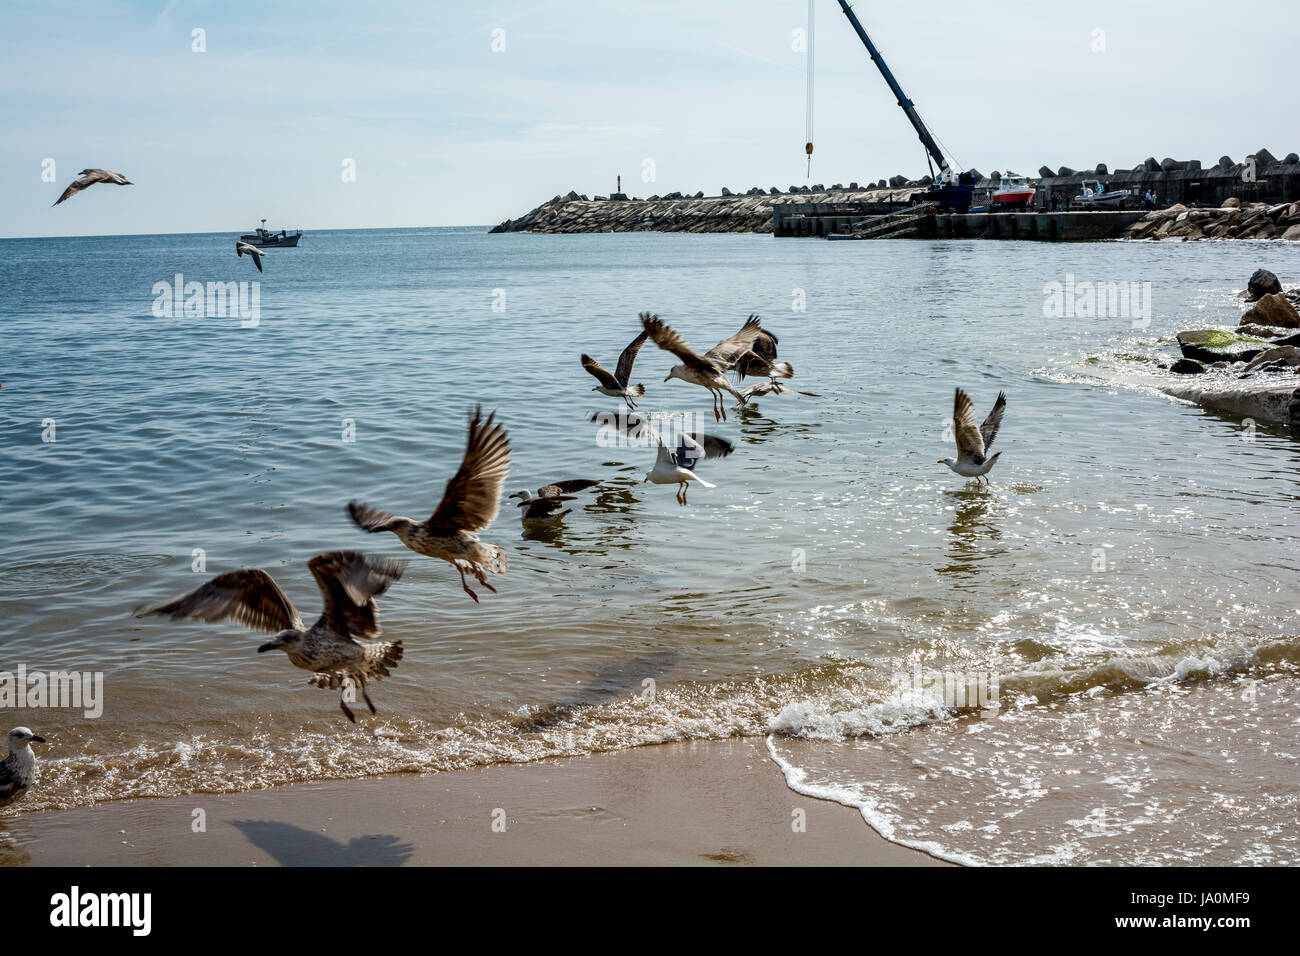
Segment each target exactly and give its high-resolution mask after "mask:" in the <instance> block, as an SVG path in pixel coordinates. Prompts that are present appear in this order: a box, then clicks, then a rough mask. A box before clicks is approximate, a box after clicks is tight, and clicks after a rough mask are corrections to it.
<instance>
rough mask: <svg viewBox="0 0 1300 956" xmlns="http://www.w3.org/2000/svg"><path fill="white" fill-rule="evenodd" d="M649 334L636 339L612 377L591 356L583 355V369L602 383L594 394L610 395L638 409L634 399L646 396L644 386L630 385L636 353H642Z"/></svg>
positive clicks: (620, 360)
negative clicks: (643, 344)
mask: <svg viewBox="0 0 1300 956" xmlns="http://www.w3.org/2000/svg"><path fill="white" fill-rule="evenodd" d="M647 334H648V333H646V332H642V333H641V334H640V335H638V336H637V337H636V338H634V339H633V340H632V341H631V343H629V344H628V347H627V348H625V349H624V350H623V353H622V354H621V355H619V357H618V368H617V369H615V371H614V374H613V375H610V374H609V372H607V371H605V369H604V368H602V367H601V364H600V363H599V362H597V361H596V360H595V359H594V358H592V357H591V356H590V355H587V354H586V353H585V352H584V353H583V355H582V367H583V368H585V369H586V370H587V371H588V372H590V373H591V374H592V376H593V377H595V379H596V381H598V382H600V384H599V385H597V386H596V387H595V388H593V389H592V391H593V392H600V393H601V394H602V395H610V396H612V397H614V398H621V399H623V401H625V402H626V403H627V407H628V408H636V402H635V401H634V399H638V398H640V397H641V396H642V395H644V394H645V386H644V385H629V384H628V382H630V381H631V380H632V363H633V362H635V361H636V353H637V352H639V351H641V345H642V343H644V342H645V340H646V336H647Z"/></svg>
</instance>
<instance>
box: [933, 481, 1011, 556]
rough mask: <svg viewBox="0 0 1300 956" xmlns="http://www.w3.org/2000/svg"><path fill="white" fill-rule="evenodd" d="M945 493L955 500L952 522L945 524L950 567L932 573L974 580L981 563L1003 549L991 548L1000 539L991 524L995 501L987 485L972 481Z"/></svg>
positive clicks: (997, 531) (995, 525)
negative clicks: (946, 525)
mask: <svg viewBox="0 0 1300 956" xmlns="http://www.w3.org/2000/svg"><path fill="white" fill-rule="evenodd" d="M944 494H946V495H950V496H952V497H953V498H954V499H956V507H955V508H954V510H953V518H952V523H951V524H950V525H948V535H949V544H948V550H947V552H946V553H947V557H948V561H949V564H948V565H947V566H946V567H939V568H935V570H936V571H938V572H939V573H940V574H952V575H957V576H959V577H973V576H974V575H977V574H979V573H980V572H981V571H982V570H983V568H981V567H980V563H981V562H983V561H984V560H986V559H988V558H989V557H992V556H994V555H997V554H1001V553H1003V552H1004V551H1005V550H1006V549H1005V548H1002V547H997V548H991V547H990V545H991V544H992V543H993V542H995V541H997V540H998V539H999V538H1001V537H1002V529H1001V528H1000V527H998V525H997V524H996V522H995V521H994V519H995V518H996V514H995V513H992V511H993V509H994V506H996V505H997V504H998V498H997V496H996V495H995V494H994V493H993V492H992V491H991V490H990V489H989V487H988V486H987V485H977V484H975V483H974V482H972V483H970V484H968V485H967V486H966V487H965V488H959V489H956V490H953V491H945V492H944Z"/></svg>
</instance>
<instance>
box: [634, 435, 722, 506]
mask: <svg viewBox="0 0 1300 956" xmlns="http://www.w3.org/2000/svg"><path fill="white" fill-rule="evenodd" d="M704 437H706V438H711V439H713V441H712V442H711V443H710V446H709V447H706V446H705V444H704V443H702V442H699V441H696V440H695V439H694V438H692V437H691V436H690V435H686V434H682V435H679V436H678V437H677V440H676V441H675V442H672V443H671V444H672V448H671V449H670V448H669V443H666V442H665V441H664V439H663V436H661V435H655V438H656V439H657V443H658V445H659V448H658V451H657V452H656V458H655V466H654V467H653V468H652V469H650V470H649V471H648V472H646V475H645V478H643V479H642V481H641V484H645V483H646V482H647V481H649V482H652V483H654V484H656V485H676V486H677V503H678V504H680V505H684V504H686V489H687V488H688V487H690V482H692V481H697V482H699V483H700V484H701V485H703V486H704V487H705V488H716V487H718V486H717V485H715V484H713V483H711V482H708V481H705V480H704V479H703V478H701V477H700V476H699V475H697V474H696V473H695V472H694V470H693V469H694V468H695V466H696V464H697V463H698V462H701V461H707V460H708V459H710V458H721V457H723V456H725V455H730V454H731V453H732V451H733V450H735V447H736V446H735V445H734V444H732V443H731V442H729V441H727V440H726V439H725V438H718V437H717V436H714V435H708V436H704Z"/></svg>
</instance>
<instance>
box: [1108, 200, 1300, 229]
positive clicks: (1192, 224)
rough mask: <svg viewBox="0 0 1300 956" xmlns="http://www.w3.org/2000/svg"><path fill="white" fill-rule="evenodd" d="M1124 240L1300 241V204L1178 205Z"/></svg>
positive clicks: (1154, 216)
mask: <svg viewBox="0 0 1300 956" xmlns="http://www.w3.org/2000/svg"><path fill="white" fill-rule="evenodd" d="M1123 238H1125V239H1178V240H1189V239H1291V240H1300V201H1296V202H1293V203H1279V204H1277V205H1273V206H1269V205H1267V204H1265V203H1243V202H1242V201H1241V200H1240V199H1238V198H1236V197H1235V196H1234V197H1231V198H1229V199H1226V200H1225V201H1224V203H1223V205H1222V206H1219V207H1216V208H1191V209H1189V208H1188V207H1186V206H1184V205H1182V204H1181V203H1177V204H1175V205H1173V206H1170V207H1169V208H1168V209H1157V210H1154V211H1153V212H1150V213H1148V214H1147V215H1146V216H1145V217H1144V218H1143V219H1141V220H1139V221H1138V222H1135V223H1133V225H1131V226H1129V227H1128V229H1126V230H1125V232H1124V237H1123Z"/></svg>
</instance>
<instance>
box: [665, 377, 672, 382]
mask: <svg viewBox="0 0 1300 956" xmlns="http://www.w3.org/2000/svg"><path fill="white" fill-rule="evenodd" d="M671 379H672V376H671V375H665V376H664V381H665V382H667V381H670V380H671Z"/></svg>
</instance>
